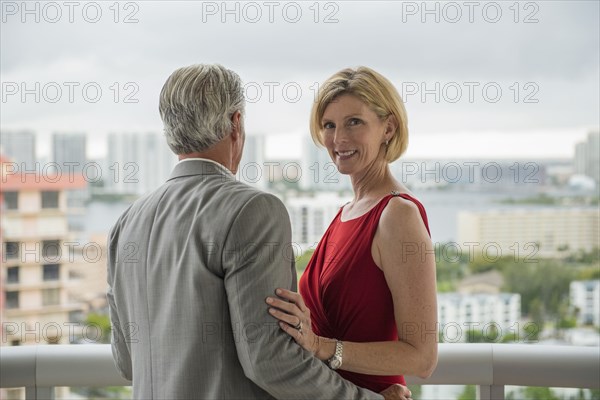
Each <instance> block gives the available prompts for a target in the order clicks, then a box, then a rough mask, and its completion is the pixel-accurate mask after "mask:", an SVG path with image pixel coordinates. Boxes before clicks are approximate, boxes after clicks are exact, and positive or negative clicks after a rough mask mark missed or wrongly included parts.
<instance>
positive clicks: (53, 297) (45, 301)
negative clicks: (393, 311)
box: [42, 288, 60, 306]
mask: <svg viewBox="0 0 600 400" xmlns="http://www.w3.org/2000/svg"><path fill="white" fill-rule="evenodd" d="M58 304H60V291H59V290H58V289H57V288H55V289H42V305H43V306H55V305H58Z"/></svg>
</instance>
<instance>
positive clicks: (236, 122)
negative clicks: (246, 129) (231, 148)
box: [231, 111, 242, 141]
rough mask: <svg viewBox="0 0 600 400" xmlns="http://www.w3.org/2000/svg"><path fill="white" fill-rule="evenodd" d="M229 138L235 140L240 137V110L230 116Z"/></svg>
mask: <svg viewBox="0 0 600 400" xmlns="http://www.w3.org/2000/svg"><path fill="white" fill-rule="evenodd" d="M231 123H232V129H231V140H232V141H236V140H239V139H241V137H242V113H241V112H240V111H236V112H234V113H233V115H232V116H231Z"/></svg>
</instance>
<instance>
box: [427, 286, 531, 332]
mask: <svg viewBox="0 0 600 400" xmlns="http://www.w3.org/2000/svg"><path fill="white" fill-rule="evenodd" d="M437 300H438V322H439V332H440V334H441V335H442V336H443V339H444V342H449V343H459V342H467V341H468V336H467V335H468V333H469V332H468V331H470V330H474V331H476V332H479V333H481V334H482V335H483V336H484V337H488V338H489V339H490V340H492V341H496V340H497V341H499V340H500V338H501V337H502V336H504V335H506V334H510V333H514V334H517V335H519V334H520V328H522V327H520V326H519V323H520V322H521V295H520V294H517V293H497V294H487V293H472V294H465V293H439V294H438V296H437Z"/></svg>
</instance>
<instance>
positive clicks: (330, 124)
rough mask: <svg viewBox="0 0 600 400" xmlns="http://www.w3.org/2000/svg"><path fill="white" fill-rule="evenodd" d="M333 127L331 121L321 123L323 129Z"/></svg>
mask: <svg viewBox="0 0 600 400" xmlns="http://www.w3.org/2000/svg"><path fill="white" fill-rule="evenodd" d="M333 127H334V125H333V123H332V122H325V123H324V124H323V129H331V128H333Z"/></svg>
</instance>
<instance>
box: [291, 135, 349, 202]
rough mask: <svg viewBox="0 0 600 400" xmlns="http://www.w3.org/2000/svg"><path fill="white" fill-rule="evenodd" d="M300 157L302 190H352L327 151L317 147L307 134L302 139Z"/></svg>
mask: <svg viewBox="0 0 600 400" xmlns="http://www.w3.org/2000/svg"><path fill="white" fill-rule="evenodd" d="M302 156H303V157H302V160H301V168H302V177H301V178H300V187H301V188H302V189H304V190H319V191H327V192H335V191H343V190H351V189H352V184H351V182H350V178H349V177H348V176H347V175H342V174H340V173H339V171H338V169H337V167H336V165H335V164H334V162H333V161H332V160H331V157H330V156H329V153H327V150H326V149H325V148H324V147H322V146H317V145H316V144H315V143H314V142H313V140H312V137H311V136H310V135H309V134H306V135H304V137H303V139H302Z"/></svg>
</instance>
